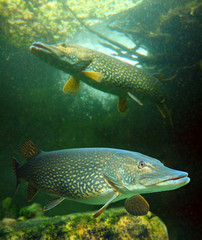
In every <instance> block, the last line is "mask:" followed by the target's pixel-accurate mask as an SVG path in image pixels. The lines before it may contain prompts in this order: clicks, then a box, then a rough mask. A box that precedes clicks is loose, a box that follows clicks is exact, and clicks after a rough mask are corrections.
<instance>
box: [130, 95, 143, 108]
mask: <svg viewBox="0 0 202 240" xmlns="http://www.w3.org/2000/svg"><path fill="white" fill-rule="evenodd" d="M128 96H129V97H130V98H132V99H133V100H134V101H135V102H136V103H138V104H139V105H140V106H142V105H143V103H142V102H141V101H140V100H139V99H138V98H136V96H134V95H133V94H132V93H130V92H128Z"/></svg>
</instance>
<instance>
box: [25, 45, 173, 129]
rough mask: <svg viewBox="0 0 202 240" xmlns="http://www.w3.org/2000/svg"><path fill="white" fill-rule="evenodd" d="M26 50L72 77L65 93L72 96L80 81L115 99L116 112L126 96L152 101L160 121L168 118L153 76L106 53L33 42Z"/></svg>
mask: <svg viewBox="0 0 202 240" xmlns="http://www.w3.org/2000/svg"><path fill="white" fill-rule="evenodd" d="M30 51H31V52H32V53H34V54H35V55H36V56H37V57H39V58H40V59H42V60H43V61H45V62H47V63H49V64H51V65H53V66H54V67H56V68H58V69H60V70H63V71H64V72H66V73H69V74H70V75H72V77H71V78H70V79H69V80H68V82H67V83H66V85H65V86H64V89H63V91H64V92H65V93H72V94H73V93H76V92H77V91H79V89H80V80H81V81H83V82H85V83H86V84H88V85H90V86H91V87H94V88H96V89H98V90H101V91H104V92H108V93H111V94H114V95H117V96H119V100H118V109H119V111H120V112H124V111H126V109H127V106H128V101H127V97H130V98H132V99H133V100H134V101H136V102H137V103H138V104H139V105H141V106H142V105H143V103H142V101H141V100H140V99H143V100H144V99H147V100H149V101H153V102H155V104H156V106H157V108H158V109H159V111H160V113H161V115H162V116H163V118H166V117H167V118H168V119H169V121H170V123H171V125H172V119H171V115H170V112H169V110H168V108H167V105H166V102H167V96H166V92H165V89H164V86H163V84H162V83H161V82H160V81H159V79H157V78H156V77H154V76H153V75H151V74H149V73H147V72H145V71H143V70H142V69H140V68H137V67H135V66H132V65H131V64H129V63H126V62H123V61H121V60H118V59H116V58H114V57H111V56H109V55H107V54H104V53H101V52H98V51H95V50H91V49H88V48H85V47H81V46H78V45H69V44H65V43H64V44H56V45H48V44H44V43H39V42H36V43H33V44H32V45H31V46H30Z"/></svg>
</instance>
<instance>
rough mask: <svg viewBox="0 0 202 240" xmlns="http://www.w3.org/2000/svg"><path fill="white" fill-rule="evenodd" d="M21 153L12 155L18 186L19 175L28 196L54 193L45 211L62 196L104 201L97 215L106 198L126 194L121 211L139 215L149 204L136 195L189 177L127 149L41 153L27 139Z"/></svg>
mask: <svg viewBox="0 0 202 240" xmlns="http://www.w3.org/2000/svg"><path fill="white" fill-rule="evenodd" d="M21 152H22V154H23V155H24V157H25V158H26V159H27V160H28V161H27V162H26V163H25V164H23V165H20V164H19V163H18V162H17V160H16V159H15V158H13V168H14V172H15V174H16V177H17V188H18V186H19V184H20V182H21V181H23V180H24V181H27V182H28V183H29V185H28V200H29V201H30V200H32V199H33V197H34V196H35V194H36V193H37V192H38V190H42V191H45V192H48V193H52V194H54V195H56V196H58V197H59V198H57V199H55V200H53V201H52V202H51V203H50V204H48V205H47V206H45V207H44V210H49V209H51V208H52V207H54V206H56V205H57V204H59V203H60V202H61V201H63V200H64V199H65V198H67V199H71V200H74V201H78V202H83V203H87V204H105V205H104V206H103V207H102V208H101V209H100V210H99V211H98V212H97V213H96V214H95V215H94V216H95V217H97V216H99V215H100V214H101V213H102V212H103V211H104V209H106V207H107V206H108V205H109V204H110V203H111V202H114V201H118V200H121V199H125V198H127V200H126V202H125V208H126V210H127V211H128V212H129V213H131V214H133V215H144V214H146V213H147V212H148V210H149V205H148V203H147V202H146V200H145V199H144V198H143V197H142V196H140V195H139V194H142V193H151V192H158V191H166V190H172V189H176V188H179V187H181V186H183V185H185V184H187V183H188V182H189V178H188V177H187V173H185V172H181V171H176V170H173V169H170V168H167V167H165V166H164V165H163V164H162V163H161V162H160V161H158V160H156V159H154V158H150V157H148V156H146V155H143V154H140V153H136V152H132V151H125V150H120V149H111V148H77V149H67V150H59V151H51V152H43V151H41V150H40V149H39V148H38V147H37V146H36V145H35V144H34V143H33V142H32V141H30V140H28V141H26V142H25V143H24V144H23V145H22V147H21ZM134 206H135V207H134Z"/></svg>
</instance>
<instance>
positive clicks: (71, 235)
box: [1, 208, 168, 240]
mask: <svg viewBox="0 0 202 240" xmlns="http://www.w3.org/2000/svg"><path fill="white" fill-rule="evenodd" d="M149 214H150V217H144V216H141V217H134V216H131V215H128V214H127V213H126V211H125V209H124V208H116V209H109V210H106V211H105V212H104V213H103V214H102V216H101V217H98V218H96V219H94V218H93V217H92V216H93V213H77V214H70V215H66V216H55V217H43V218H35V219H30V220H25V221H19V222H16V223H13V224H12V225H11V226H10V227H9V228H8V227H7V226H3V227H2V228H1V234H3V236H4V239H11V238H12V239H112V240H113V239H117V240H119V239H120V240H121V239H131V240H132V239H136V240H139V239H141V240H147V239H148V240H155V239H161V240H167V239H168V234H167V230H166V227H165V225H164V224H163V222H162V221H161V220H160V219H159V218H158V217H157V216H154V215H151V213H149Z"/></svg>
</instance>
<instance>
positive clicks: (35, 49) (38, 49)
mask: <svg viewBox="0 0 202 240" xmlns="http://www.w3.org/2000/svg"><path fill="white" fill-rule="evenodd" d="M29 49H30V51H31V52H32V53H34V54H41V53H43V54H53V55H55V56H56V57H59V54H58V53H57V51H56V49H54V48H53V47H52V46H50V45H46V44H44V43H40V42H35V43H33V44H32V45H30V47H29Z"/></svg>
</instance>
